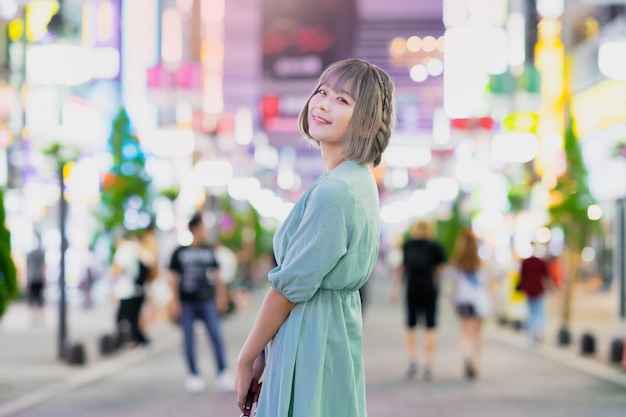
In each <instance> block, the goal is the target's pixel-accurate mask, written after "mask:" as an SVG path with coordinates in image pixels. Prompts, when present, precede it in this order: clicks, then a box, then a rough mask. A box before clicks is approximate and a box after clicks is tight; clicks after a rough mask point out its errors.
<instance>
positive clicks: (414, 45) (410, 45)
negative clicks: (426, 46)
mask: <svg viewBox="0 0 626 417" xmlns="http://www.w3.org/2000/svg"><path fill="white" fill-rule="evenodd" d="M421 48H422V39H421V38H420V37H419V36H411V37H410V38H409V39H407V41H406V49H408V50H409V52H418V51H419V50H420V49H421Z"/></svg>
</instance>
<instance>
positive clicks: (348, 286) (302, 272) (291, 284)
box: [257, 161, 380, 417]
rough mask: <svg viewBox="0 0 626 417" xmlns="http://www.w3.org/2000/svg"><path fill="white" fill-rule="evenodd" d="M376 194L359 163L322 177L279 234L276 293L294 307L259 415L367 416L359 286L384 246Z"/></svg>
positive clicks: (271, 358)
mask: <svg viewBox="0 0 626 417" xmlns="http://www.w3.org/2000/svg"><path fill="white" fill-rule="evenodd" d="M379 231H380V210H379V198H378V189H377V186H376V183H375V181H374V176H373V174H372V172H371V170H370V169H369V168H368V167H366V166H362V165H359V164H358V163H356V162H354V161H347V162H343V163H342V164H340V165H339V166H338V167H336V168H335V169H333V170H332V171H330V172H328V173H325V174H323V175H322V176H321V177H320V178H319V179H318V180H317V182H315V184H313V185H312V186H311V187H310V188H309V189H308V190H307V191H306V192H305V194H304V195H303V196H302V197H301V198H300V200H299V201H298V202H297V203H296V205H295V206H294V208H293V210H292V211H291V213H290V214H289V216H288V217H287V219H286V220H285V222H284V223H283V225H282V226H281V227H280V229H279V230H278V231H277V232H276V234H275V236H274V254H275V257H276V262H277V265H278V266H277V267H276V268H274V269H273V270H272V271H271V272H270V273H269V281H270V284H271V285H272V287H273V288H275V289H276V290H277V291H279V292H280V293H281V294H283V295H284V296H285V297H287V298H288V299H289V300H291V301H292V302H294V303H296V306H295V307H294V308H293V310H292V311H291V313H290V314H289V316H288V317H287V319H286V320H285V322H284V323H283V325H282V326H281V327H280V329H279V330H278V332H277V333H276V335H275V337H274V338H273V340H272V341H271V342H270V344H269V345H268V347H267V351H266V352H267V353H266V370H265V376H264V383H263V389H262V390H261V396H260V398H259V404H258V410H257V417H340V416H341V417H365V416H367V410H366V405H365V372H364V367H363V349H362V342H363V340H362V317H361V300H360V298H359V292H358V290H359V288H361V286H363V284H365V282H366V281H367V279H368V277H369V276H370V274H371V272H372V269H373V267H374V264H375V262H376V258H377V256H378V248H379V242H380V238H379Z"/></svg>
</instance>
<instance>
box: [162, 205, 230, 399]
mask: <svg viewBox="0 0 626 417" xmlns="http://www.w3.org/2000/svg"><path fill="white" fill-rule="evenodd" d="M188 227H189V231H190V232H191V234H192V236H193V240H192V242H191V244H190V245H188V246H187V245H185V246H178V247H177V248H176V249H175V250H174V253H173V254H172V257H171V260H170V265H169V270H170V288H171V290H172V294H173V295H174V296H173V297H172V310H173V311H172V316H173V317H176V318H177V319H179V320H180V324H181V327H182V330H183V345H184V350H183V351H184V355H185V362H186V364H187V371H188V376H187V379H186V381H185V389H186V390H187V392H189V393H192V394H193V393H199V392H201V391H203V390H204V387H205V384H204V381H203V379H202V377H201V375H200V370H199V368H198V365H197V362H196V352H195V344H194V341H195V334H194V323H195V321H196V320H200V321H202V323H203V324H204V327H205V328H206V331H207V333H208V336H209V340H210V341H211V343H212V344H213V354H214V357H215V368H216V374H217V377H216V384H217V388H218V389H220V390H222V391H234V389H235V385H234V384H235V382H234V379H233V378H232V376H231V375H230V373H229V372H228V368H227V363H226V347H225V343H224V336H223V334H222V319H221V317H220V313H221V312H224V311H226V309H227V308H228V296H227V288H226V285H225V284H224V281H223V280H222V278H221V274H220V265H219V261H218V257H217V254H216V252H215V250H214V248H213V246H211V245H209V244H208V243H207V239H206V237H207V236H206V235H207V231H206V230H205V227H204V223H203V221H202V215H201V214H199V213H198V214H196V215H194V216H193V217H192V218H191V220H190V221H189V224H188Z"/></svg>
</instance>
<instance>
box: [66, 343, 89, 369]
mask: <svg viewBox="0 0 626 417" xmlns="http://www.w3.org/2000/svg"><path fill="white" fill-rule="evenodd" d="M65 362H67V363H68V364H69V365H84V364H85V363H86V362H87V355H86V354H85V347H84V346H83V344H82V343H81V342H68V343H67V344H66V348H65Z"/></svg>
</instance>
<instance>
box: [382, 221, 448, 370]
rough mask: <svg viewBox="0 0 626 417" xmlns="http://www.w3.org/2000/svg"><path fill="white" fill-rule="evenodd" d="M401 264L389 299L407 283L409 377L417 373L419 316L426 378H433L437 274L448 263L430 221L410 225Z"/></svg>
mask: <svg viewBox="0 0 626 417" xmlns="http://www.w3.org/2000/svg"><path fill="white" fill-rule="evenodd" d="M402 255H403V256H402V263H401V264H400V266H399V267H398V268H397V270H396V275H395V278H394V282H393V286H392V291H391V295H390V299H391V300H392V301H395V300H396V299H397V298H398V294H399V292H400V287H401V285H402V283H403V282H404V284H405V302H406V329H405V338H404V339H405V347H406V351H407V356H408V360H409V366H408V370H407V377H408V378H413V377H414V376H415V374H416V373H417V340H416V327H417V321H418V318H420V317H423V318H424V319H425V322H426V323H425V325H426V326H425V327H426V331H425V334H424V343H425V354H424V373H423V376H424V379H425V380H430V379H431V378H432V376H433V375H432V366H433V360H434V356H435V347H436V344H437V334H436V328H437V299H438V293H439V292H438V283H437V276H438V275H439V272H440V268H441V267H442V266H443V265H444V264H445V262H446V255H445V253H444V250H443V247H442V246H441V245H440V244H439V243H437V242H435V241H434V240H432V239H431V238H430V232H429V228H428V223H426V222H424V221H419V222H417V223H416V224H414V225H412V226H411V230H410V238H409V239H408V240H407V241H406V242H404V244H403V246H402Z"/></svg>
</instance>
